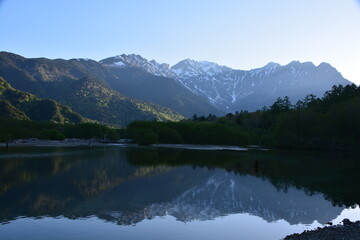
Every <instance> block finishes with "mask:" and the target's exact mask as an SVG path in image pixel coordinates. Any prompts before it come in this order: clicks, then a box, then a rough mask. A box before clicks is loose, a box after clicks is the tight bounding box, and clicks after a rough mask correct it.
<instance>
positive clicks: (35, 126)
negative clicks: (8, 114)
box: [0, 117, 125, 142]
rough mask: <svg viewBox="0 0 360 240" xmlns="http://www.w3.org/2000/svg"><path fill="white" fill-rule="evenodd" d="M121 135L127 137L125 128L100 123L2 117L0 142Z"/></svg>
mask: <svg viewBox="0 0 360 240" xmlns="http://www.w3.org/2000/svg"><path fill="white" fill-rule="evenodd" d="M121 137H125V133H124V131H123V130H121V129H116V128H110V127H107V126H104V125H101V124H98V123H80V124H58V123H54V122H35V121H29V120H15V119H10V118H3V117H0V142H4V141H9V140H13V139H22V138H39V139H51V140H63V139H65V138H79V139H99V140H118V139H119V138H121Z"/></svg>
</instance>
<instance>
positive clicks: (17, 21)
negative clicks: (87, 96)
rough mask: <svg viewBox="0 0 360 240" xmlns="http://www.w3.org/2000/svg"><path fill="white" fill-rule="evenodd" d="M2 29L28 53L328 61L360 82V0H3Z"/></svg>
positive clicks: (240, 65) (241, 65)
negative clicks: (124, 54)
mask: <svg viewBox="0 0 360 240" xmlns="http://www.w3.org/2000/svg"><path fill="white" fill-rule="evenodd" d="M0 33H1V35H0V51H9V52H14V53H17V54H20V55H23V56H25V57H47V58H64V59H69V58H76V57H82V58H91V59H95V60H100V59H103V58H106V57H110V56H114V55H118V54H122V53H126V54H129V53H136V54H140V55H142V56H143V57H145V58H147V59H149V60H151V59H155V60H156V61H158V62H166V63H169V64H171V65H172V64H175V63H177V62H178V61H180V60H183V59H185V58H191V59H194V60H207V61H212V62H216V63H219V64H221V65H227V66H229V67H232V68H236V69H251V68H256V67H261V66H263V65H265V64H266V63H268V62H270V61H272V62H278V63H280V64H287V63H289V62H290V61H292V60H300V61H312V62H314V63H315V64H319V63H321V62H328V63H330V64H331V65H333V66H334V67H336V68H337V69H338V70H339V71H340V72H341V73H342V74H343V76H344V77H346V78H347V79H349V80H351V81H353V82H356V83H357V84H359V83H360V1H358V0H298V1H294V0H273V1H269V0H103V1H99V0H0Z"/></svg>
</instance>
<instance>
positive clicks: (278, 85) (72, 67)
mask: <svg viewBox="0 0 360 240" xmlns="http://www.w3.org/2000/svg"><path fill="white" fill-rule="evenodd" d="M0 76H1V77H3V78H4V79H5V80H6V81H7V82H8V83H10V84H11V86H12V87H14V88H15V89H18V90H21V91H24V92H30V93H32V94H34V95H36V96H37V97H40V98H48V99H53V100H55V101H58V102H59V103H61V104H64V105H67V106H69V107H71V109H73V110H74V111H76V112H78V113H79V114H81V115H82V116H84V117H86V118H89V119H94V120H97V121H99V122H103V123H106V124H110V125H117V126H126V125H127V124H128V123H130V122H131V121H134V120H172V121H177V120H181V119H183V118H184V117H185V118H190V117H192V116H193V115H194V114H197V115H199V116H200V115H208V114H216V115H222V114H225V113H228V112H235V111H240V110H249V111H253V110H256V109H261V108H262V107H263V106H269V105H271V104H272V103H273V102H274V101H275V100H276V99H277V98H278V97H284V96H289V97H290V100H292V102H293V103H294V102H295V101H297V100H299V99H302V98H304V97H305V96H306V95H308V94H315V95H317V96H321V95H322V94H323V93H324V92H325V91H327V90H329V89H331V87H332V86H333V85H339V84H342V85H347V84H351V82H350V81H348V80H346V79H344V78H343V77H342V76H341V74H340V73H339V72H338V71H337V70H336V69H335V68H333V67H332V66H331V65H329V64H327V63H322V64H320V65H319V66H315V65H314V64H313V63H311V62H305V63H300V62H296V61H293V62H291V63H289V64H288V65H285V66H281V65H280V64H277V63H269V64H267V65H266V66H264V67H262V68H257V69H253V70H248V71H245V70H235V69H232V68H229V67H226V66H220V65H218V64H216V63H211V62H207V61H200V62H198V61H194V60H190V59H186V60H183V61H181V62H179V63H177V64H175V65H174V66H170V65H168V64H160V63H158V62H156V61H155V60H151V61H148V60H147V59H145V58H143V57H141V56H139V55H135V54H130V55H125V54H123V55H119V56H115V57H110V58H106V59H103V60H101V61H94V60H90V59H70V60H63V59H55V60H50V59H46V58H32V59H29V58H24V57H22V56H19V55H16V54H13V53H8V52H0Z"/></svg>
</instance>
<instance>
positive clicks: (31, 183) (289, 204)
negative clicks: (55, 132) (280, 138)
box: [0, 145, 360, 240]
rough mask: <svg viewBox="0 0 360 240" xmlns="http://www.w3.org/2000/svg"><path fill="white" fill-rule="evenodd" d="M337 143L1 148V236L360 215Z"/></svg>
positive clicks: (212, 229) (263, 235) (144, 233)
mask: <svg viewBox="0 0 360 240" xmlns="http://www.w3.org/2000/svg"><path fill="white" fill-rule="evenodd" d="M359 172H360V161H358V157H355V156H351V155H345V154H338V153H331V154H330V153H329V154H325V153H314V152H273V151H251V152H242V151H204V150H183V149H166V148H155V147H136V146H127V145H119V146H109V147H99V148H75V147H73V148H64V147H53V148H45V147H42V148H41V147H37V148H36V147H25V148H24V147H23V148H20V147H17V148H10V151H9V152H5V151H4V149H1V154H0V180H1V181H0V239H7V240H11V239H27V240H29V239H37V240H39V239H102V240H105V239H187V240H190V239H207V240H209V239H267V240H268V239H281V238H284V237H285V236H286V235H288V234H292V233H295V232H302V231H304V230H310V229H315V228H317V227H322V226H324V225H325V224H326V223H328V222H333V223H339V222H341V221H342V220H343V219H344V218H349V219H350V220H352V221H355V220H360V209H359V203H360V188H359V185H358V184H359V182H360V181H359V180H360V176H359Z"/></svg>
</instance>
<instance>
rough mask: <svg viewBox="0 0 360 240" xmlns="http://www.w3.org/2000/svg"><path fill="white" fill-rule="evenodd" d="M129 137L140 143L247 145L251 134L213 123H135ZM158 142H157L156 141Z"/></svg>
mask: <svg viewBox="0 0 360 240" xmlns="http://www.w3.org/2000/svg"><path fill="white" fill-rule="evenodd" d="M127 129H128V134H129V137H131V138H133V139H134V140H135V141H136V142H138V143H143V138H145V137H146V139H148V138H149V139H150V136H151V137H152V138H151V140H152V141H151V142H150V141H149V142H148V144H151V143H156V142H158V143H189V144H220V145H245V144H247V143H249V134H248V133H247V132H246V131H244V130H243V129H241V128H240V127H229V126H226V125H223V124H219V123H213V122H191V121H182V122H166V123H164V122H155V121H153V122H141V121H140V122H139V121H138V122H133V123H131V124H130V125H129V126H128V128H127ZM155 140H157V141H155Z"/></svg>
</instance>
